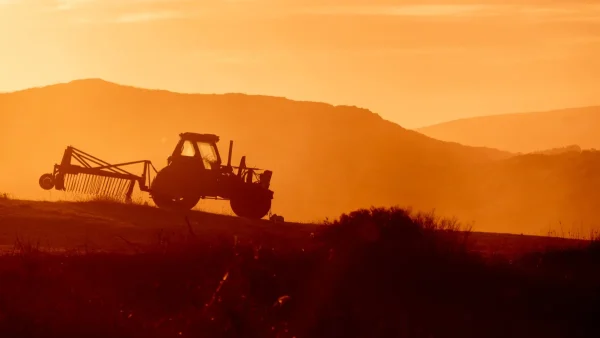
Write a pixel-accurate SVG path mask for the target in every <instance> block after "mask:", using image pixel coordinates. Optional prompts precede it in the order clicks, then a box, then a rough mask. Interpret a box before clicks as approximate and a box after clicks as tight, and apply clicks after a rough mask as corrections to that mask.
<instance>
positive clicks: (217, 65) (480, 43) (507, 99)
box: [0, 0, 600, 128]
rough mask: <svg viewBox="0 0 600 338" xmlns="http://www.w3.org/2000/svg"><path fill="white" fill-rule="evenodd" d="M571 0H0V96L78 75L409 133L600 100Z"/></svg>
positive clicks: (596, 54) (584, 12)
mask: <svg viewBox="0 0 600 338" xmlns="http://www.w3.org/2000/svg"><path fill="white" fill-rule="evenodd" d="M595 3H598V1H578V0H556V1H550V0H538V1H535V0H524V1H514V0H488V1H485V2H484V1H466V0H463V1H461V0H458V1H455V0H437V1H433V0H432V1H416V0H413V1H391V0H346V1H342V0H300V1H291V0H238V1H235V0H229V1H227V0H0V91H10V90H15V89H22V88H26V87H31V86H38V85H46V84H51V83H55V82H64V81H70V80H73V79H76V78H87V77H100V78H103V79H106V80H110V81H115V82H120V83H125V84H132V85H139V86H144V87H151V88H164V89H170V90H175V91H182V92H203V93H215V92H216V93H222V92H245V93H251V94H266V95H277V96H286V97H289V98H292V99H301V100H317V101H325V102H329V103H333V104H349V105H357V106H361V107H366V108H369V109H371V110H373V111H374V112H377V113H379V114H380V115H382V116H383V117H384V118H386V119H390V120H392V121H394V122H397V123H399V124H400V125H402V126H405V127H409V128H412V127H419V126H422V125H426V124H430V123H436V122H440V121H444V120H449V119H455V118H460V117H467V116H473V115H487V114H495V113H505V112H515V111H529V110H538V109H552V108H563V107H571V106H579V105H591V104H600V86H599V85H598V82H597V79H598V78H599V77H600V5H596V4H595Z"/></svg>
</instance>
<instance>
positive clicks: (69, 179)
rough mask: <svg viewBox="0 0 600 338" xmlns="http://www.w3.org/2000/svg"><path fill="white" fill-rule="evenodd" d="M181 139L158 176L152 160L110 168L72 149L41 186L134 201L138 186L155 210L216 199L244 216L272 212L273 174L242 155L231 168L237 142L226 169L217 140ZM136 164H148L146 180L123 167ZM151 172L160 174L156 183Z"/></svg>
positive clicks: (185, 136)
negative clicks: (249, 163)
mask: <svg viewBox="0 0 600 338" xmlns="http://www.w3.org/2000/svg"><path fill="white" fill-rule="evenodd" d="M179 136H180V139H179V142H178V143H177V145H176V146H175V149H174V150H173V153H172V154H171V155H170V156H169V157H168V159H167V166H166V167H164V168H163V169H161V170H160V171H157V170H156V169H155V168H154V166H153V165H152V163H151V162H150V161H148V160H142V161H134V162H127V163H119V164H110V163H108V162H106V161H103V160H101V159H99V158H97V157H94V156H92V155H90V154H88V153H85V152H83V151H81V150H79V149H76V148H74V147H71V146H69V147H67V149H66V150H65V152H64V154H63V158H62V161H61V163H60V164H55V165H54V170H53V172H52V173H47V174H43V175H42V176H41V177H40V179H39V184H40V186H41V187H42V189H45V190H50V189H52V188H55V189H56V190H63V191H74V192H81V193H87V194H95V195H108V196H111V197H117V198H118V197H122V196H124V197H125V199H126V201H131V196H132V193H133V189H134V186H135V183H136V182H137V183H138V185H139V187H140V190H141V191H145V192H149V193H150V196H151V198H152V200H153V201H154V203H155V204H156V206H158V207H159V208H163V209H170V210H180V211H181V210H189V209H192V208H193V207H194V206H195V205H196V204H197V203H198V202H199V200H200V199H217V200H229V203H230V205H231V209H232V210H233V212H234V213H235V214H236V215H238V216H240V217H247V218H253V219H261V218H263V217H264V216H266V215H267V214H268V213H269V212H270V210H271V200H272V199H273V191H271V190H270V189H269V186H270V184H271V177H272V175H273V172H272V171H270V170H262V169H259V168H249V167H247V166H246V156H242V158H241V160H240V164H239V166H237V167H235V166H232V165H231V153H232V149H233V141H230V142H229V155H228V158H227V165H223V164H222V161H221V155H220V153H219V149H218V147H217V143H218V142H219V136H217V135H214V134H198V133H191V132H186V133H181V134H179ZM72 160H76V161H78V162H79V164H73V163H71V162H72ZM137 163H143V164H144V171H143V174H142V175H135V174H132V173H131V172H129V171H126V170H124V169H123V168H121V167H123V166H126V165H133V164H137ZM150 169H153V170H154V172H155V173H156V175H155V177H154V179H153V180H151V179H150V175H151V171H150ZM235 170H237V172H235Z"/></svg>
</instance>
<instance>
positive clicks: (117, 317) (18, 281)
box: [0, 198, 600, 338]
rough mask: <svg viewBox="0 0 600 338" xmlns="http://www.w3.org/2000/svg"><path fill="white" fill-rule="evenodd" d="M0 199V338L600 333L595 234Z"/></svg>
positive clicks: (373, 217)
mask: <svg viewBox="0 0 600 338" xmlns="http://www.w3.org/2000/svg"><path fill="white" fill-rule="evenodd" d="M463 230H464V229H461V228H460V224H458V223H455V222H453V221H449V220H443V219H437V218H435V217H433V215H432V214H419V213H409V212H408V211H406V210H402V209H395V208H392V209H372V210H358V211H355V212H353V213H350V214H347V215H342V216H340V218H339V220H336V221H334V222H323V223H322V224H300V223H272V222H270V221H266V220H265V221H260V222H252V221H247V220H244V219H241V218H237V217H231V216H224V215H215V214H208V213H203V212H199V211H193V212H189V213H187V214H175V213H171V212H167V211H164V210H159V209H156V208H154V207H152V206H144V205H124V204H119V203H114V202H104V201H92V202H34V201H23V200H13V199H8V198H0V247H1V248H2V251H3V255H2V256H1V257H0V336H2V337H49V336H52V337H54V336H57V337H67V338H68V337H282V338H283V337H496V336H497V337H506V336H512V337H594V336H597V334H598V333H600V330H598V324H595V316H594V313H595V309H596V308H597V304H598V301H599V300H600V293H599V291H600V287H599V285H600V283H599V282H600V273H599V270H598V268H599V267H600V264H599V263H600V260H599V258H600V255H599V252H598V251H599V250H598V245H597V243H596V241H591V242H590V241H584V240H572V239H571V240H569V239H563V238H550V237H535V236H522V235H508V234H489V233H477V232H471V231H463Z"/></svg>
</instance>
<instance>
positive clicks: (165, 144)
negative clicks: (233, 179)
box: [0, 79, 509, 221]
mask: <svg viewBox="0 0 600 338" xmlns="http://www.w3.org/2000/svg"><path fill="white" fill-rule="evenodd" d="M0 110H1V111H2V114H3V119H4V120H3V124H2V126H0V128H1V135H2V136H1V137H2V144H3V145H4V146H3V147H2V152H0V160H1V161H2V162H3V163H6V165H5V168H4V170H5V172H6V173H7V175H5V176H3V177H2V178H0V186H1V187H2V189H4V190H9V192H14V193H15V194H16V195H18V196H19V197H23V198H39V197H48V196H49V194H48V193H46V192H44V191H42V190H41V189H40V188H39V187H38V185H37V180H38V178H39V176H40V175H41V174H42V173H45V172H49V171H50V170H51V169H52V165H53V164H54V163H56V162H58V161H60V158H61V156H62V152H63V150H64V148H65V146H67V145H73V146H75V147H77V148H79V149H82V150H84V151H86V152H89V153H91V154H93V155H95V156H97V157H99V158H101V159H104V160H107V161H109V162H113V163H115V162H124V161H130V160H138V159H150V160H152V162H153V163H154V164H155V165H156V166H157V168H159V169H160V168H162V167H163V166H164V165H165V164H166V158H167V156H169V155H170V154H171V152H172V150H173V147H174V145H175V143H176V142H177V139H178V134H179V133H180V132H183V131H193V132H204V133H215V134H218V135H220V136H221V139H222V140H223V142H222V143H221V144H220V150H221V152H222V153H223V154H224V155H225V156H226V152H227V143H228V140H230V139H233V140H234V151H233V161H234V163H235V164H237V163H238V161H239V159H240V157H241V155H247V160H248V164H249V165H251V166H258V167H261V168H269V169H271V170H273V171H274V176H273V181H272V186H273V189H274V191H275V201H274V211H275V212H277V213H283V214H284V215H285V216H286V217H287V218H290V219H297V220H307V221H311V220H315V219H320V218H323V217H333V216H336V215H338V214H340V213H341V212H345V211H347V210H351V209H354V208H358V207H363V206H366V207H368V206H370V205H371V204H376V205H380V204H383V205H387V204H390V203H392V204H395V203H398V204H411V205H415V206H416V207H423V208H432V207H434V206H438V207H441V208H444V206H443V205H440V203H441V199H442V198H443V196H442V195H443V191H440V189H439V186H440V185H441V184H442V183H443V182H445V181H447V180H448V179H449V177H455V176H456V172H461V171H464V170H465V168H467V167H468V166H470V165H472V164H474V163H481V162H482V161H487V160H489V159H498V158H504V157H507V156H508V155H509V154H507V153H504V152H501V151H497V150H492V149H484V148H474V147H464V146H461V145H458V144H454V143H447V142H440V141H437V140H434V139H431V138H429V137H426V136H424V135H421V134H419V133H416V132H414V131H410V130H406V129H404V128H402V127H400V126H398V125H396V124H394V123H391V122H389V121H386V120H384V119H382V118H381V117H380V116H378V115H376V114H374V113H372V112H370V111H368V110H366V109H360V108H356V107H347V106H332V105H328V104H325V103H315V102H298V101H292V100H288V99H284V98H277V97H267V96H248V95H243V94H225V95H203V94H193V95H190V94H178V93H172V92H168V91H159V90H147V89H140V88H134V87H128V86H121V85H117V84H114V83H110V82H106V81H102V80H97V79H89V80H78V81H73V82H70V83H66V84H58V85H52V86H47V87H42V88H32V89H29V90H24V91H19V92H14V93H9V94H2V95H0ZM406 181H412V182H414V183H415V184H410V185H407V184H406V183H405V182H406ZM56 195H57V194H56V192H54V195H53V196H54V197H56ZM206 205H207V207H208V206H215V205H218V208H220V207H223V208H224V209H225V210H228V209H229V206H228V205H226V204H222V203H219V202H217V203H206Z"/></svg>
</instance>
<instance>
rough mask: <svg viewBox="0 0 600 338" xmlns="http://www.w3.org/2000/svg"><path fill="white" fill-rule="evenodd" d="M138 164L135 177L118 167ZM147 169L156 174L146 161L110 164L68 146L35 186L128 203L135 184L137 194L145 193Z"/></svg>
mask: <svg viewBox="0 0 600 338" xmlns="http://www.w3.org/2000/svg"><path fill="white" fill-rule="evenodd" d="M72 160H76V161H77V162H78V164H73V163H72ZM141 163H143V165H144V170H143V173H142V175H135V174H132V173H130V172H128V171H126V170H124V169H122V168H121V167H124V166H128V165H134V164H141ZM150 169H152V170H154V173H155V175H156V173H157V170H156V168H154V166H153V165H152V163H151V162H150V161H148V160H141V161H133V162H127V163H118V164H110V163H108V162H106V161H103V160H101V159H99V158H97V157H94V156H92V155H90V154H88V153H86V152H84V151H81V150H79V149H76V148H74V147H70V146H69V147H67V149H66V150H65V152H64V154H63V158H62V161H61V163H60V164H55V165H54V170H53V172H52V173H48V174H43V175H42V176H41V177H40V179H39V184H40V187H42V189H45V190H51V189H52V188H55V189H56V190H62V191H67V192H76V193H83V194H88V195H96V196H102V197H109V198H116V199H121V198H124V199H125V201H127V202H131V196H132V194H133V189H134V188H135V183H136V182H138V184H139V188H140V190H141V191H145V192H148V191H149V187H150V184H151V183H152V179H151V170H150ZM155 177H156V176H155Z"/></svg>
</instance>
